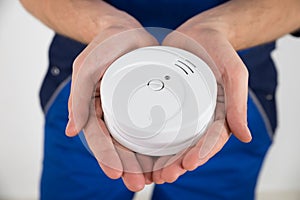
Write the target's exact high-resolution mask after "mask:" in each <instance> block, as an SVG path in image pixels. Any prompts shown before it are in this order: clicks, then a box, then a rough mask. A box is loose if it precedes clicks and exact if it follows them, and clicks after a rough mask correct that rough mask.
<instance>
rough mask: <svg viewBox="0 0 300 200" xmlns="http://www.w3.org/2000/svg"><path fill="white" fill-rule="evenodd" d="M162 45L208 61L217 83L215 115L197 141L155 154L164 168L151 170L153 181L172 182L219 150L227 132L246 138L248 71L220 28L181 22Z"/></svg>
mask: <svg viewBox="0 0 300 200" xmlns="http://www.w3.org/2000/svg"><path fill="white" fill-rule="evenodd" d="M163 45H165V46H173V47H177V48H181V49H185V50H187V51H190V52H192V53H194V54H195V55H197V56H199V57H200V58H202V59H203V60H204V61H206V62H207V63H208V65H209V66H210V67H211V69H212V71H213V72H214V74H215V76H216V79H217V83H218V96H217V104H216V111H215V119H214V122H213V123H212V125H211V126H210V127H209V128H208V130H207V132H206V133H205V135H204V136H203V137H201V139H200V140H199V141H198V142H197V144H196V145H195V146H193V147H190V148H189V149H187V150H186V151H184V152H180V154H178V155H175V156H169V157H161V158H159V159H158V160H157V161H156V163H155V164H154V167H155V166H156V165H159V166H161V165H165V167H164V168H161V169H158V170H155V169H154V170H155V171H154V172H153V181H154V182H156V183H164V182H169V183H170V182H174V181H175V180H176V179H177V178H178V177H179V176H180V175H182V174H184V173H185V172H186V171H187V170H194V169H196V168H197V167H198V166H200V165H203V164H204V163H206V162H207V161H208V160H209V159H210V158H211V157H213V156H214V155H215V154H216V153H217V152H219V151H220V150H221V149H222V147H223V146H224V145H225V143H226V142H227V141H228V139H229V137H230V135H231V132H232V133H233V134H234V135H235V136H236V137H237V138H238V139H239V140H240V141H242V142H250V141H251V134H250V131H249V129H248V127H247V94H248V71H247V69H246V67H245V65H244V64H243V62H242V61H241V59H240V58H239V56H238V54H237V53H236V51H235V50H234V49H233V47H232V46H231V44H230V43H229V42H228V40H227V39H226V37H225V36H224V34H222V32H220V31H218V30H216V29H211V28H208V27H205V28H201V27H200V26H197V25H196V24H193V23H190V21H188V22H187V23H185V24H183V25H182V26H181V27H179V29H178V30H177V31H174V32H172V33H170V34H169V35H168V36H167V37H166V38H165V40H164V42H163Z"/></svg>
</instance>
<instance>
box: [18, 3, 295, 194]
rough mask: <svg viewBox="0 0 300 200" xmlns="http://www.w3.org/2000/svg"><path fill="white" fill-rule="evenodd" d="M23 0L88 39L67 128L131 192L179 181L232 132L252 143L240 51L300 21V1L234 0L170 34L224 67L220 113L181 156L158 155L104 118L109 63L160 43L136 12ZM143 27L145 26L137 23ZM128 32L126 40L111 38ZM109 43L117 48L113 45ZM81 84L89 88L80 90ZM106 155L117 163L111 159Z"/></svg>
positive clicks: (53, 23)
mask: <svg viewBox="0 0 300 200" xmlns="http://www.w3.org/2000/svg"><path fill="white" fill-rule="evenodd" d="M21 3H22V4H23V6H24V7H25V8H26V9H27V10H28V11H29V12H31V13H32V14H33V15H34V16H36V17H37V18H38V19H40V20H41V21H42V22H43V23H45V24H46V25H47V26H49V27H50V28H52V29H53V30H55V31H56V32H57V33H60V34H62V35H65V36H67V37H70V38H72V39H75V40H77V41H79V42H82V43H85V44H88V46H87V48H86V49H85V50H84V51H83V52H82V53H81V54H80V55H79V56H78V58H77V59H76V60H75V62H74V65H73V74H72V87H71V94H70V99H69V113H70V115H69V123H68V126H67V129H66V134H67V135H68V136H75V135H77V133H78V132H79V131H80V130H82V129H83V130H84V132H85V136H86V137H87V141H88V143H89V145H90V146H91V149H92V151H93V152H94V154H95V156H96V158H97V160H98V161H99V165H100V166H101V168H102V169H103V171H104V172H105V173H106V175H107V176H108V177H110V178H113V179H116V178H119V177H122V179H123V181H124V183H125V185H126V187H127V188H128V189H130V190H131V191H139V190H141V189H143V187H144V185H145V184H149V183H151V182H155V183H157V184H161V183H164V182H174V181H175V180H176V179H177V178H178V177H179V176H181V175H182V174H184V173H185V172H186V171H188V170H194V169H195V168H197V167H199V166H200V165H202V164H204V163H205V162H207V161H208V160H209V159H210V158H211V157H212V156H214V155H215V154H216V153H217V152H218V151H220V150H221V149H222V147H223V146H224V144H225V143H226V142H227V140H228V138H229V137H230V133H231V132H232V133H233V134H234V135H235V136H236V137H237V138H238V139H239V140H241V141H242V142H250V141H251V134H250V131H249V129H248V127H247V94H248V72H247V69H246V67H245V65H244V64H243V62H242V61H241V59H240V58H239V56H238V55H237V53H236V50H240V49H244V48H248V47H252V46H255V45H258V44H262V43H266V42H270V41H273V40H274V39H277V38H279V37H281V36H283V35H284V34H287V33H290V32H293V31H295V30H297V29H298V28H299V27H300V12H299V10H300V1H299V0H286V1H280V0H248V1H247V0H232V1H229V2H227V3H225V4H222V5H220V6H217V7H215V8H213V9H210V10H207V11H205V12H203V13H201V14H199V15H196V16H194V17H193V18H191V19H189V20H188V21H186V22H185V23H183V24H182V25H181V26H180V27H178V29H177V30H176V31H175V32H173V33H171V34H170V35H168V36H167V37H166V39H165V40H164V41H163V45H166V46H174V47H178V48H182V49H186V50H188V51H190V52H193V53H194V54H196V55H198V56H201V52H199V49H198V48H197V45H195V43H196V44H201V46H202V47H203V48H204V49H205V50H206V51H207V53H208V54H209V56H210V57H211V58H212V60H213V62H214V65H215V67H216V69H217V70H216V71H218V73H215V75H216V78H217V81H218V84H219V87H220V89H219V91H218V92H219V94H218V103H217V110H216V117H215V118H216V119H215V122H214V123H213V124H212V126H211V127H210V128H209V130H208V132H207V134H206V135H205V137H203V138H201V139H200V140H199V141H198V143H197V144H196V145H195V146H194V147H191V148H190V149H188V150H187V151H186V152H184V153H183V154H181V155H179V156H178V155H177V156H168V157H161V158H158V159H156V160H153V159H150V158H149V157H146V156H143V155H136V154H134V153H133V152H131V151H130V150H128V149H126V148H124V147H122V146H121V145H119V144H118V143H116V142H115V141H113V139H112V138H111V137H110V135H109V132H108V130H107V128H106V126H105V124H104V122H103V119H102V117H103V116H102V110H101V107H100V103H101V102H99V101H100V98H99V84H100V82H101V81H100V79H101V76H102V75H103V73H104V71H105V69H106V68H107V67H108V66H109V64H110V63H112V62H113V61H114V60H115V59H116V58H118V57H119V56H121V55H123V54H125V53H127V52H129V51H131V50H133V49H136V48H139V47H143V46H151V45H157V41H156V40H155V39H154V38H153V37H152V36H150V35H149V34H148V33H147V32H146V31H144V30H143V28H142V27H141V25H140V23H139V22H138V21H137V20H135V19H134V18H133V17H132V16H130V15H128V14H127V13H125V12H123V11H120V10H117V9H116V8H114V7H112V6H110V5H109V4H107V3H105V2H103V1H100V0H85V1H75V0H66V1H61V0H40V1H36V0H21ZM137 28H140V29H138V31H136V30H133V29H137ZM126 31H127V33H128V34H127V35H126V34H125V35H126V36H127V37H126V40H124V39H123V40H119V41H118V40H107V39H108V38H110V37H111V36H116V35H118V34H119V33H122V32H126ZM133 36H134V37H133ZM187 36H188V37H187ZM116 38H117V37H116ZM105 45H110V46H112V47H114V46H115V47H118V48H111V49H114V51H107V48H104V47H105ZM115 49H118V50H115ZM92 52H96V53H100V54H101V55H105V56H104V57H105V58H107V59H104V60H103V59H102V60H98V59H97V57H93V56H91V55H92V54H91V53H92ZM99 62H100V64H99ZM95 63H97V65H96V64H95ZM94 74H100V76H98V75H97V76H95V75H94ZM84 77H85V78H84ZM88 80H90V81H88ZM86 82H87V83H86ZM82 83H84V84H85V86H86V87H85V88H84V89H80V86H81V85H82ZM85 89H87V90H85ZM80 92H86V93H84V95H83V96H84V97H82V96H79V93H80ZM85 97H86V98H85ZM92 99H93V100H94V99H95V101H92ZM93 102H94V103H95V102H96V103H95V104H93ZM97 102H99V103H97ZM78 105H80V106H78ZM97 105H98V106H97ZM94 108H95V109H94ZM93 110H96V112H93ZM95 138H96V139H95ZM97 138H98V139H97ZM93 141H102V143H105V144H106V145H104V146H105V148H103V149H99V145H98V144H97V143H95V142H94V143H93ZM102 145H103V144H102ZM106 156H107V157H108V158H114V159H111V160H115V162H114V163H110V164H109V165H107V163H108V161H107V160H108V158H106ZM125 161H126V162H125ZM145 163H146V164H145ZM146 166H153V170H154V171H153V172H151V173H149V172H147V173H145V171H144V170H143V169H144V168H145V167H146ZM157 166H159V167H157ZM161 166H162V167H161ZM134 171H135V173H133V172H134Z"/></svg>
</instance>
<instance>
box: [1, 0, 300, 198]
mask: <svg viewBox="0 0 300 200" xmlns="http://www.w3.org/2000/svg"><path fill="white" fill-rule="evenodd" d="M279 28H280V27H279ZM52 36H53V32H52V31H51V30H49V29H48V28H46V27H45V26H43V25H42V24H41V23H39V22H38V21H37V20H35V19H34V18H33V17H31V16H30V15H29V14H28V13H26V11H24V10H23V8H22V7H21V6H20V5H19V3H18V1H8V0H6V1H0V91H1V94H0V130H1V133H0V148H1V151H0V199H36V198H37V197H38V187H39V186H38V185H39V177H40V172H41V163H42V146H43V115H42V112H41V109H40V106H39V101H38V91H39V88H40V84H41V81H42V78H43V76H44V74H45V71H46V67H47V65H48V61H47V49H48V46H49V43H50V40H51V37H52ZM273 56H274V58H275V61H276V63H277V65H278V71H279V74H280V76H279V90H278V96H277V97H278V102H279V104H278V109H279V128H278V130H277V135H276V137H275V141H274V144H273V146H272V148H271V150H270V151H269V153H268V156H267V159H266V162H265V165H264V168H263V170H262V174H261V177H260V181H259V185H258V191H259V194H260V196H259V197H260V199H264V198H263V197H262V196H264V195H263V194H270V193H271V194H276V195H274V196H277V197H278V195H277V194H280V193H281V194H282V193H284V194H285V195H284V197H285V199H300V196H299V197H297V196H295V195H297V194H296V193H295V192H298V194H300V173H299V170H300V156H299V153H300V145H299V141H300V133H299V129H298V126H299V116H298V113H299V111H300V106H299V105H298V103H299V102H300V95H299V91H300V80H299V73H300V39H295V38H292V37H290V36H286V37H284V38H283V39H281V40H280V41H279V43H278V50H276V51H275V52H274V54H273ZM291 194H294V197H292V196H293V195H291ZM288 195H290V197H289V196H288ZM274 198H275V197H274ZM274 198H273V199H274Z"/></svg>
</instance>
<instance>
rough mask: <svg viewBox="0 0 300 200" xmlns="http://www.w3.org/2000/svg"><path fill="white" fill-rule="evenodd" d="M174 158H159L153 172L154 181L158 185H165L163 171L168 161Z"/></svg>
mask: <svg viewBox="0 0 300 200" xmlns="http://www.w3.org/2000/svg"><path fill="white" fill-rule="evenodd" d="M171 157H172V156H162V157H159V158H158V159H157V160H156V161H155V163H154V166H153V172H152V180H153V182H154V183H156V184H163V183H165V181H164V179H163V178H162V177H161V173H162V169H163V167H164V166H165V164H166V163H167V162H168V160H169V159H170V158H171Z"/></svg>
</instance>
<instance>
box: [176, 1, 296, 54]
mask: <svg viewBox="0 0 300 200" xmlns="http://www.w3.org/2000/svg"><path fill="white" fill-rule="evenodd" d="M189 21H190V23H187V24H190V25H191V24H194V25H192V26H194V27H198V29H199V30H200V31H201V30H204V29H212V31H217V32H222V33H223V34H224V35H225V37H227V39H228V40H229V42H230V43H231V44H232V46H233V47H234V48H235V49H236V50H240V49H244V48H248V47H252V46H255V45H258V44H262V43H266V42H269V41H273V40H275V39H277V38H279V37H281V36H283V35H285V34H287V33H290V32H293V31H295V30H297V29H298V28H299V27H300V1H299V0H285V1H282V0H231V1H228V2H227V3H225V4H222V5H220V6H218V7H215V8H213V9H210V10H208V11H206V12H204V13H201V14H199V15H197V16H195V17H193V18H191V19H190V20H189ZM181 28H183V29H185V30H186V29H188V28H189V27H185V26H184V25H183V26H182V27H180V28H179V30H180V29H181ZM187 32H189V31H187ZM190 33H191V34H193V33H192V32H190ZM198 34H199V32H198ZM200 35H201V34H200Z"/></svg>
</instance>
